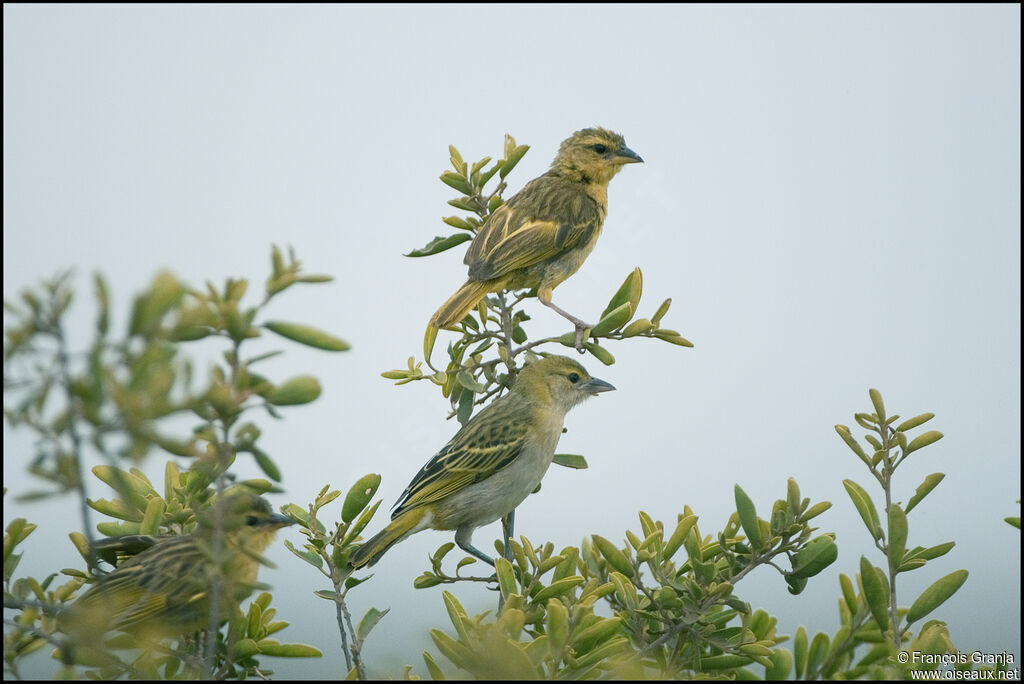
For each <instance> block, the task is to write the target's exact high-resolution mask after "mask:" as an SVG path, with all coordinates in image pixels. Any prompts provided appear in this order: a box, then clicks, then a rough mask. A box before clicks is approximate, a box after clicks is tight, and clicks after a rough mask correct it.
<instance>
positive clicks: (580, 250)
mask: <svg viewBox="0 0 1024 684" xmlns="http://www.w3.org/2000/svg"><path fill="white" fill-rule="evenodd" d="M638 162H643V159H641V158H640V155H638V154H637V153H636V152H634V151H633V150H631V149H629V148H628V147H626V141H625V140H624V139H623V137H622V136H621V135H619V134H618V133H613V132H612V131H609V130H606V129H604V128H585V129H583V130H581V131H576V132H575V133H573V134H572V136H570V137H569V138H568V139H566V140H565V141H564V142H562V144H561V146H560V147H559V148H558V154H557V155H556V156H555V160H554V161H553V162H552V163H551V168H550V169H549V170H548V171H547V172H546V173H545V174H544V175H542V176H539V177H537V178H534V179H533V180H532V181H530V182H529V183H527V184H526V186H525V187H523V189H522V190H520V191H519V192H518V193H516V195H514V196H513V197H512V198H511V199H509V200H508V202H506V203H505V204H503V205H502V206H501V207H499V208H498V209H497V210H496V211H495V212H494V213H493V214H491V215H490V216H489V217H488V219H487V221H486V222H485V223H484V224H483V225H482V226H480V229H479V230H478V231H477V233H476V236H475V237H474V238H473V241H472V242H471V243H470V244H469V249H468V250H467V251H466V257H465V259H464V261H465V263H466V265H467V266H469V279H468V280H467V281H466V284H465V285H463V286H462V287H460V288H459V289H458V291H457V292H456V293H455V294H453V295H452V296H451V297H450V298H449V299H448V301H447V302H445V303H444V304H442V305H441V308H440V309H438V310H437V312H436V313H435V314H434V316H433V318H431V319H430V326H431V327H432V328H434V329H435V330H436V329H438V328H446V327H449V326H453V325H455V324H457V323H458V322H459V321H461V320H462V319H463V318H465V317H466V314H468V313H469V312H470V311H471V310H472V309H473V307H474V306H476V304H477V302H479V301H480V299H481V298H482V297H483V296H484V295H486V294H487V293H489V292H499V291H502V290H515V289H525V288H536V289H537V298H538V299H540V301H541V303H542V304H544V305H545V306H547V307H550V308H552V309H554V310H555V311H557V312H558V313H559V314H561V315H562V316H564V317H565V318H567V319H568V320H569V321H571V322H572V324H573V325H575V326H576V350H577V351H579V352H580V353H582V352H583V347H582V342H583V331H584V330H586V329H587V328H590V327H593V326H591V325H589V324H587V323H584V322H583V321H582V320H580V319H579V318H577V317H575V316H573V315H571V314H569V313H567V312H566V311H564V310H562V309H560V308H559V307H557V306H555V305H554V304H553V303H552V301H551V292H552V290H554V289H555V288H556V287H557V286H558V285H559V284H560V283H561V282H562V281H564V280H565V279H566V278H568V277H569V276H571V275H572V274H573V273H575V272H576V271H577V270H578V269H579V267H580V266H581V265H582V264H583V262H584V260H586V258H587V256H588V255H589V254H590V252H591V250H593V249H594V244H595V243H596V242H597V238H598V236H599V235H600V234H601V226H602V225H603V224H604V218H605V214H607V212H608V183H609V181H611V179H612V177H613V176H614V175H615V174H617V173H618V172H619V171H620V170H621V169H622V167H623V166H624V165H625V164H635V163H638Z"/></svg>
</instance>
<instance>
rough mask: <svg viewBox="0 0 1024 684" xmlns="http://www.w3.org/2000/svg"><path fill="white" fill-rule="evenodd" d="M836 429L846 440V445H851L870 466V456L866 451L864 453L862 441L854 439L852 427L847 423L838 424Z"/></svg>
mask: <svg viewBox="0 0 1024 684" xmlns="http://www.w3.org/2000/svg"><path fill="white" fill-rule="evenodd" d="M835 429H836V433H838V434H839V436H840V437H842V438H843V441H844V442H846V446H848V447H850V449H851V450H852V451H853V453H855V454H857V458H859V459H860V460H862V461H864V463H865V464H866V465H867V466H868V467H871V459H870V458H868V455H867V454H866V453H864V449H863V447H861V445H860V443H859V442H858V441H857V440H856V439H854V437H853V435H851V434H850V428H848V427H846V426H845V425H836V428H835Z"/></svg>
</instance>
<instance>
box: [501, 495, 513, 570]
mask: <svg viewBox="0 0 1024 684" xmlns="http://www.w3.org/2000/svg"><path fill="white" fill-rule="evenodd" d="M515 528H516V509H514V508H513V509H512V510H511V511H510V512H509V514H508V515H506V516H505V517H504V518H502V519H501V531H502V534H503V535H504V539H503V541H504V542H505V552H504V553H503V554H501V555H502V556H504V557H505V560H507V561H508V562H509V563H511V562H512V543H511V542H512V534H513V532H514V531H515Z"/></svg>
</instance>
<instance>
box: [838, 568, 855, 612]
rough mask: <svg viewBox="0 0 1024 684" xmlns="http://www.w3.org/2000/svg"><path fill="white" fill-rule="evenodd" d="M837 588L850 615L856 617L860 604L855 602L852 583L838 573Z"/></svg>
mask: <svg viewBox="0 0 1024 684" xmlns="http://www.w3.org/2000/svg"><path fill="white" fill-rule="evenodd" d="M839 587H840V588H841V589H842V590H843V600H844V601H846V607H847V608H849V609H850V614H851V615H856V614H857V607H858V606H859V605H860V602H859V601H858V600H857V592H856V590H855V589H854V588H853V582H852V581H851V580H850V578H849V577H847V576H846V575H845V574H843V573H839Z"/></svg>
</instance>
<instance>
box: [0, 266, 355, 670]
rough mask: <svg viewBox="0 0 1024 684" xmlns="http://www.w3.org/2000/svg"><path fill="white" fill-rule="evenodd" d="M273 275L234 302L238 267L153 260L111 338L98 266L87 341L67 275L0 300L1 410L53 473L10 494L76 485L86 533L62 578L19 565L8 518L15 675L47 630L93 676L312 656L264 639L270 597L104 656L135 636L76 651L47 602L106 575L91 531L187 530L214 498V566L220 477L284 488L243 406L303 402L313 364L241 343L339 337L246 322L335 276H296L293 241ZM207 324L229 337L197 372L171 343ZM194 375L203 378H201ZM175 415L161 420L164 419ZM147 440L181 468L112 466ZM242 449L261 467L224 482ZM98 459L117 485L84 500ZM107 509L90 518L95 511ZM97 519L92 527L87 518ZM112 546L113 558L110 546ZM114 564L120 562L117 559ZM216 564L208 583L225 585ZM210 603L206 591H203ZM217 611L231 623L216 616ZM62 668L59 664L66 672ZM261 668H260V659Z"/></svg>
mask: <svg viewBox="0 0 1024 684" xmlns="http://www.w3.org/2000/svg"><path fill="white" fill-rule="evenodd" d="M271 264H272V273H271V276H270V277H269V278H268V280H267V282H266V286H265V290H264V294H263V297H262V300H261V301H260V303H258V304H255V305H250V306H245V305H243V303H242V300H243V297H244V295H245V293H246V291H247V289H248V283H247V281H245V280H236V279H229V280H227V282H226V283H225V285H224V287H223V288H216V287H214V286H213V285H212V284H210V283H207V285H206V288H205V290H203V289H194V288H190V287H187V286H186V285H185V284H183V283H181V282H179V281H178V280H177V279H176V278H175V277H174V276H173V275H171V274H169V273H160V274H158V275H157V276H156V278H155V279H154V280H153V282H152V284H151V285H150V286H149V287H148V288H147V289H146V290H145V291H144V292H142V293H141V294H139V295H138V296H137V297H135V299H134V301H133V303H132V307H131V314H130V316H129V318H128V321H127V329H126V331H125V333H124V334H123V335H122V336H116V335H115V334H114V333H113V331H112V326H111V304H110V296H109V293H108V288H107V285H106V282H105V281H104V280H103V278H102V277H101V276H98V275H97V276H96V277H95V278H94V286H95V296H96V304H97V316H96V324H95V330H94V334H93V338H92V341H91V343H90V345H89V347H88V349H87V350H85V351H84V352H83V353H77V352H73V351H72V350H71V349H70V348H69V343H68V340H67V337H66V334H65V331H64V325H65V323H64V321H65V316H66V314H67V311H68V309H69V307H70V304H71V302H72V291H71V288H70V286H69V278H70V274H67V273H65V274H62V275H59V276H58V277H56V278H54V279H52V280H51V281H48V282H47V283H45V284H44V285H43V286H42V287H41V288H38V289H36V290H31V289H30V290H26V291H24V292H22V293H21V297H20V300H19V301H17V302H12V301H5V302H4V307H5V312H6V314H7V315H8V317H9V318H10V323H9V325H7V326H6V327H5V339H4V364H5V369H4V390H5V406H4V415H5V418H6V419H7V420H8V422H9V424H10V425H11V426H12V427H22V428H27V429H29V430H31V431H32V432H33V434H34V435H35V437H36V444H37V447H36V451H35V454H34V455H33V457H32V459H31V465H30V466H29V470H30V472H32V473H33V474H34V475H36V476H38V477H40V478H42V479H43V480H44V481H46V482H48V483H50V485H51V488H50V489H48V490H42V491H35V492H29V493H27V494H25V495H23V496H20V497H18V498H19V500H26V499H39V498H44V497H47V496H52V495H55V494H60V493H64V492H74V493H77V495H78V497H79V499H80V502H81V510H82V522H83V524H84V529H83V531H72V532H71V533H70V538H71V541H72V543H73V544H74V545H75V547H76V548H77V549H78V551H79V552H80V553H81V555H82V557H83V559H84V561H85V564H86V565H85V570H79V569H74V568H70V569H65V570H64V571H62V573H63V574H64V575H65V576H68V577H70V578H71V579H70V580H69V581H68V582H65V583H64V584H61V585H59V586H56V585H55V582H54V580H55V579H56V578H57V576H58V575H57V573H54V574H51V575H50V576H48V577H47V578H45V579H44V580H43V581H37V580H35V579H33V578H19V579H14V572H15V569H16V568H17V566H18V561H19V560H20V558H21V555H20V554H19V553H16V552H15V549H16V547H17V546H18V545H19V544H21V543H22V542H24V541H25V539H26V538H27V537H28V535H29V534H30V533H31V532H32V530H34V529H35V526H34V525H31V524H29V523H28V522H27V521H25V520H24V519H21V518H19V519H16V520H14V521H12V523H11V524H10V525H9V526H8V530H7V534H6V536H5V542H4V551H5V554H4V555H5V559H4V601H5V607H8V608H15V609H18V610H19V611H20V612H19V613H18V615H17V616H16V617H15V618H14V620H13V622H14V623H15V624H16V627H15V628H14V629H12V630H11V631H9V632H7V633H5V638H4V644H5V648H4V657H5V665H6V666H7V668H8V669H9V670H10V671H11V672H12V673H14V674H17V661H18V660H19V659H20V658H22V657H24V656H25V655H27V654H28V653H31V652H32V651H34V650H37V649H38V648H41V647H42V646H43V645H45V644H46V643H47V642H50V643H53V644H54V645H56V646H58V651H57V652H56V653H55V655H59V657H60V658H61V659H62V660H63V661H64V662H65V667H67V668H70V667H72V664H73V663H76V662H77V663H78V664H82V665H87V666H89V665H91V666H93V667H96V668H97V669H95V670H91V671H88V672H87V674H89V675H90V676H97V677H105V678H109V677H111V676H116V675H117V674H120V673H127V674H130V675H133V676H143V677H155V676H158V675H159V676H163V677H172V676H192V677H198V676H204V677H210V676H216V677H221V678H223V677H229V676H233V677H244V676H251V675H253V674H255V673H257V672H260V669H259V661H258V656H259V655H276V656H297V657H308V656H317V655H319V652H318V651H317V650H316V649H314V648H312V647H308V646H303V645H301V644H281V643H279V642H277V641H276V640H274V639H272V638H270V637H271V635H272V634H274V633H276V632H278V631H280V630H281V629H283V628H284V627H285V626H287V622H283V621H272V618H273V617H274V614H275V610H274V609H273V608H270V607H269V604H270V595H269V594H264V595H261V596H260V597H258V598H257V599H256V600H255V601H253V602H252V603H251V604H250V605H249V608H248V613H247V614H244V615H243V614H241V613H238V614H235V615H222V616H215V618H216V619H215V618H211V625H210V626H209V628H208V629H207V630H206V632H205V634H202V635H186V636H185V637H182V638H181V639H179V640H177V642H178V643H176V644H175V645H174V646H173V648H172V647H170V646H167V647H166V649H167V650H164V651H162V652H160V653H154V652H153V651H152V650H150V649H142V652H141V653H139V652H138V650H136V652H134V653H130V654H129V657H128V658H127V659H126V660H122V659H121V658H119V657H117V656H116V655H115V654H114V651H120V650H123V649H125V648H135V649H138V647H139V644H138V643H137V642H136V641H135V640H134V639H133V638H132V637H131V635H126V634H115V635H111V636H110V637H109V638H108V639H107V640H106V642H105V646H106V648H107V649H108V651H109V652H108V653H104V654H102V656H103V657H100V658H93V659H92V660H91V662H82V661H81V660H78V657H79V656H81V655H82V653H81V652H80V651H79V652H77V653H75V649H73V648H72V647H73V646H74V644H69V643H67V642H66V640H65V639H64V638H63V637H62V636H61V635H59V634H58V633H57V625H56V622H55V619H54V616H55V615H56V614H57V613H59V612H60V611H61V610H62V608H63V607H64V606H65V605H66V604H67V603H69V602H71V601H73V600H74V599H75V598H76V596H77V595H78V591H79V590H80V589H81V588H82V587H83V586H85V585H87V584H90V583H92V582H94V581H97V580H98V579H100V578H101V577H102V575H103V574H104V573H105V571H104V570H103V567H102V563H101V560H103V559H102V558H101V556H100V554H98V553H97V551H96V543H95V534H96V532H98V533H100V534H101V535H106V536H111V537H122V536H123V535H155V536H156V538H160V537H163V536H168V535H182V534H188V533H190V532H191V531H192V530H193V529H194V528H195V526H196V524H197V521H198V520H199V516H200V514H201V513H204V512H205V511H207V510H210V511H211V514H212V520H213V525H214V527H215V533H214V536H213V544H212V547H211V548H210V549H209V557H210V561H211V566H212V567H214V568H220V567H221V565H222V562H223V561H224V560H226V559H227V558H228V556H227V555H225V554H226V553H227V549H226V548H225V545H224V543H223V539H222V537H223V529H222V526H223V520H224V512H223V511H221V507H220V505H219V503H217V502H219V501H221V500H223V497H218V496H216V495H218V494H223V493H224V492H225V491H226V489H227V488H228V486H229V485H231V483H235V484H233V485H231V486H233V487H239V486H244V487H246V488H248V489H249V490H252V491H254V492H256V493H263V492H268V491H280V490H279V489H277V488H276V487H274V485H273V484H272V482H271V480H273V481H278V480H280V477H281V474H280V470H279V468H278V466H277V465H276V463H275V462H274V461H273V459H272V458H271V457H270V455H269V454H267V453H265V452H264V451H263V450H262V449H261V447H260V446H259V438H260V434H261V431H260V428H259V427H258V426H257V425H256V424H255V423H254V422H251V421H243V420H242V419H243V417H244V416H245V415H246V414H247V413H249V412H251V411H252V410H255V409H262V410H264V411H266V412H267V413H268V414H269V415H271V416H273V417H275V418H276V417H280V413H279V409H280V408H281V407H284V406H295V405H301V404H305V403H308V402H310V401H313V400H314V399H316V398H317V396H318V395H319V394H320V386H319V383H318V382H317V380H316V379H315V378H313V377H312V376H298V377H295V378H290V379H285V380H283V381H272V380H270V379H268V378H267V377H265V376H263V375H260V374H259V373H257V372H256V370H254V368H255V367H256V365H257V364H258V363H259V362H260V361H263V360H265V359H267V358H270V357H272V356H274V355H276V354H277V353H279V352H270V353H263V354H259V355H255V356H245V355H244V354H243V345H244V344H245V343H246V341H247V340H250V339H253V338H257V337H260V336H261V335H262V331H263V330H268V331H270V332H273V333H275V334H276V335H278V336H280V337H282V338H285V339H288V340H291V341H294V342H298V343H301V344H304V345H307V346H311V347H314V348H319V349H325V350H331V351H341V350H344V349H347V348H348V345H347V344H346V343H345V342H344V341H342V340H340V339H338V338H336V337H334V336H333V335H330V334H328V333H325V332H323V331H320V330H317V329H315V328H312V327H309V326H306V325H302V324H296V323H290V322H281V321H265V322H257V317H258V315H259V313H260V311H261V309H262V308H263V307H264V306H265V305H266V304H267V302H269V301H270V300H271V299H272V298H273V297H275V296H277V295H278V294H280V293H282V292H284V291H285V290H287V289H288V288H290V287H291V286H292V285H295V284H297V283H320V282H328V281H329V280H330V277H328V276H321V275H309V274H304V273H303V272H302V271H301V265H300V263H299V262H298V261H297V260H296V259H295V257H294V255H289V258H288V259H286V258H285V257H284V255H282V253H281V252H280V250H278V249H277V248H274V250H273V253H272V259H271ZM204 338H213V339H217V338H219V339H221V340H222V341H223V342H224V343H225V344H226V346H227V348H226V349H225V350H224V351H223V353H222V356H221V358H222V361H221V362H219V363H214V364H213V365H212V366H211V367H210V368H209V371H208V372H207V373H206V374H204V375H203V378H202V379H203V381H202V382H198V381H197V375H198V373H197V372H196V371H195V369H194V364H193V363H192V361H190V360H189V359H187V358H184V357H183V355H182V354H181V346H182V345H184V344H186V343H192V342H194V341H196V340H200V339H204ZM196 385H198V387H197V386H196ZM175 416H191V418H192V419H193V420H194V419H197V418H198V420H199V422H198V424H195V425H194V427H193V429H192V430H191V434H190V435H189V436H188V437H186V438H184V439H182V438H181V437H178V436H172V432H171V430H172V429H174V428H173V425H174V424H172V423H171V422H170V419H171V418H172V417H175ZM169 425H170V426H172V427H167V426H169ZM153 448H159V449H160V450H162V451H164V452H168V453H170V454H173V455H176V456H180V457H185V458H187V459H189V460H190V465H189V467H188V468H187V469H186V470H184V471H183V470H181V468H180V467H179V466H178V465H177V463H176V462H174V461H170V462H168V463H167V465H166V468H165V481H164V484H163V487H162V491H161V492H158V491H157V489H156V488H155V487H154V486H153V484H152V483H151V482H150V481H149V479H148V478H147V477H146V476H145V474H144V473H143V472H142V471H141V470H139V469H137V468H135V467H130V468H128V469H124V468H121V467H118V466H116V465H114V464H115V463H117V462H118V461H128V462H138V461H140V460H141V459H142V458H144V457H145V456H146V455H147V454H148V453H149V452H150V451H151V450H152V449H153ZM238 454H248V455H250V456H252V457H253V459H254V461H255V463H256V464H257V465H258V466H259V467H260V468H261V469H262V470H263V472H264V473H265V474H266V475H267V477H268V478H269V480H263V479H258V480H248V481H245V482H235V480H236V478H235V476H234V475H233V473H232V472H231V470H230V469H231V466H232V465H233V463H234V461H235V458H236V457H237V455H238ZM97 458H98V459H99V460H101V461H105V462H106V464H104V465H99V466H96V467H94V468H93V469H92V472H93V474H94V475H95V476H96V477H97V478H98V479H99V480H100V481H102V482H103V483H105V484H106V485H107V486H109V487H110V488H111V489H112V490H113V491H114V493H115V494H116V496H115V497H114V498H110V499H107V498H95V499H94V498H90V497H89V495H88V481H87V479H86V478H85V477H83V468H84V467H85V463H86V462H87V460H88V459H97ZM94 511H95V512H98V513H101V514H103V515H105V516H109V517H110V518H113V520H106V521H103V522H100V523H99V524H97V525H95V527H94V525H93V524H92V523H91V519H92V512H94ZM94 530H95V531H94ZM106 560H108V561H109V560H110V559H106ZM115 562H116V561H115ZM219 577H220V576H219V575H215V577H214V579H213V581H212V586H211V590H210V591H211V597H215V596H217V592H218V586H219V584H221V583H222V581H221V579H219ZM211 603H212V604H214V605H216V604H217V602H216V601H214V600H212V598H211ZM221 620H226V621H227V622H228V627H227V629H226V630H224V629H221V625H220V622H221ZM69 672H70V671H69ZM263 672H264V674H266V671H263Z"/></svg>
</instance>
